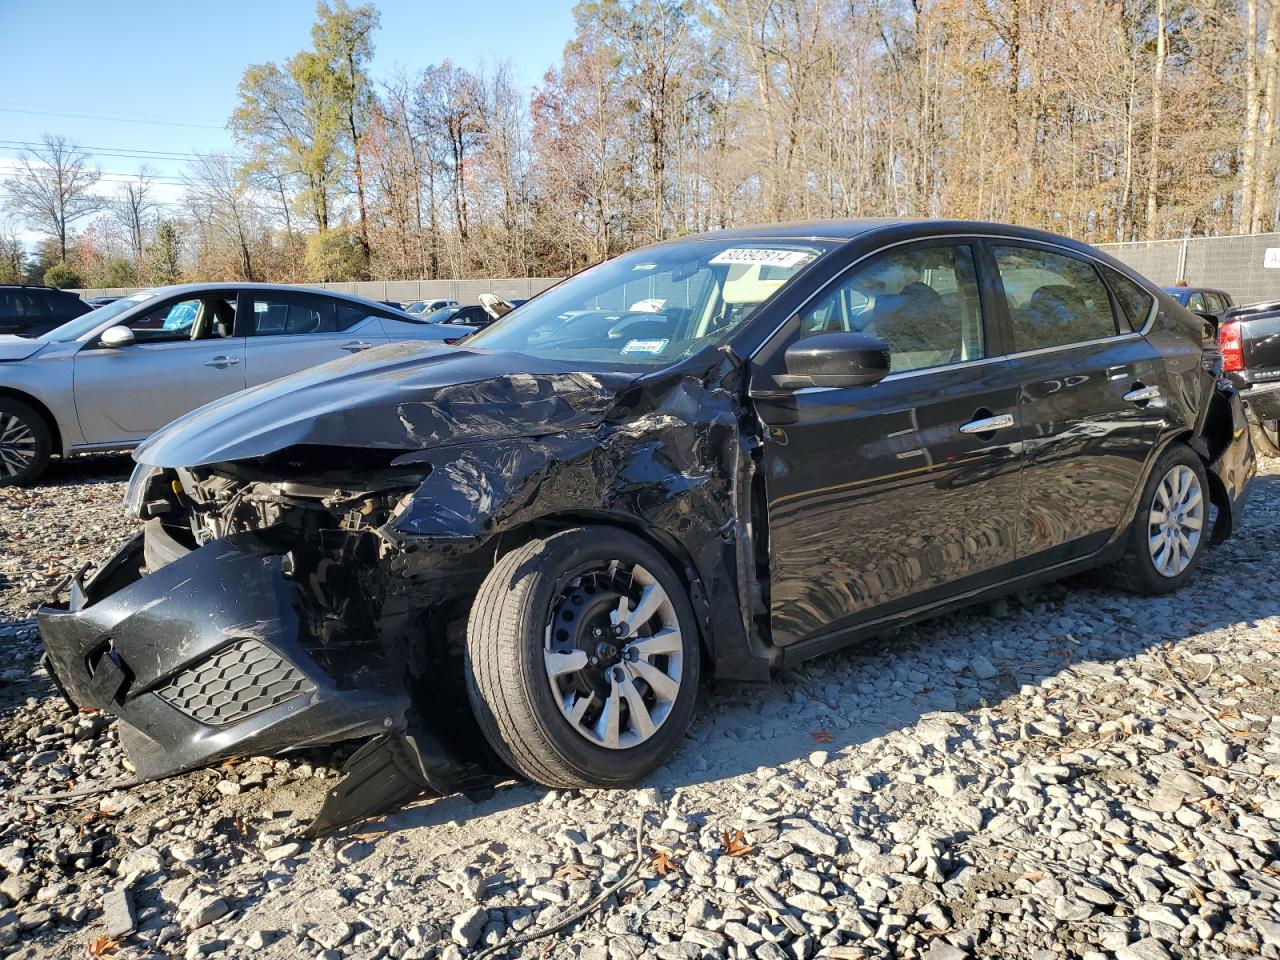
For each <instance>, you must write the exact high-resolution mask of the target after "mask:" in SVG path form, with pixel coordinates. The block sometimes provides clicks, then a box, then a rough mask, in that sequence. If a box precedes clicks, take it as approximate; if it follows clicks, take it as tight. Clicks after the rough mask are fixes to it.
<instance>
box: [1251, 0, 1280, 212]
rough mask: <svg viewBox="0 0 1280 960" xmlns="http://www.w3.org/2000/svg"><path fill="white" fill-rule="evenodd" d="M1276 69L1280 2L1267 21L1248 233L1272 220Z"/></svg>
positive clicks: (1279, 63)
mask: <svg viewBox="0 0 1280 960" xmlns="http://www.w3.org/2000/svg"><path fill="white" fill-rule="evenodd" d="M1277 72H1280V2H1273V3H1272V4H1271V17H1270V19H1269V20H1268V21H1267V40H1266V45H1265V46H1264V48H1263V52H1262V76H1263V77H1265V78H1266V83H1265V85H1264V88H1263V100H1262V110H1261V116H1260V119H1261V123H1262V129H1261V131H1260V132H1259V133H1258V139H1259V141H1260V142H1259V148H1260V155H1259V158H1258V161H1257V166H1256V167H1255V168H1254V180H1253V210H1252V211H1251V212H1250V216H1249V230H1248V232H1249V233H1258V232H1259V231H1261V230H1265V229H1267V226H1268V221H1269V220H1270V219H1271V207H1272V205H1273V204H1272V199H1271V198H1272V195H1273V192H1274V188H1275V180H1276V126H1277V122H1276V121H1277V117H1276V112H1277V109H1278V107H1280V104H1277V102H1276V81H1277Z"/></svg>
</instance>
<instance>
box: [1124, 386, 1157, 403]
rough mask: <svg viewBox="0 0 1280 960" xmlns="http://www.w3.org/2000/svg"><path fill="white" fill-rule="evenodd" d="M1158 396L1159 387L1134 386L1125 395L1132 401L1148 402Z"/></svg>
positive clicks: (1125, 397) (1126, 398)
mask: <svg viewBox="0 0 1280 960" xmlns="http://www.w3.org/2000/svg"><path fill="white" fill-rule="evenodd" d="M1158 396H1160V388H1159V387H1134V388H1133V389H1132V390H1130V391H1129V392H1128V393H1126V394H1125V395H1124V399H1125V400H1128V401H1129V402H1130V403H1146V402H1147V401H1148V400H1154V399H1155V398H1156V397H1158Z"/></svg>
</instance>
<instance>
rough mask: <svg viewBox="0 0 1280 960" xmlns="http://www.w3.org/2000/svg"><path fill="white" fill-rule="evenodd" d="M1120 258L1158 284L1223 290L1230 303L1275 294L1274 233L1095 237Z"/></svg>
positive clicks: (1277, 255)
mask: <svg viewBox="0 0 1280 960" xmlns="http://www.w3.org/2000/svg"><path fill="white" fill-rule="evenodd" d="M1098 247H1099V248H1100V249H1102V250H1105V251H1106V252H1107V253H1109V254H1111V256H1113V257H1115V258H1116V259H1117V260H1119V261H1120V262H1121V263H1124V264H1127V265H1128V266H1130V267H1132V268H1133V269H1134V270H1136V271H1138V273H1140V274H1142V275H1143V276H1144V277H1147V278H1148V279H1150V280H1153V281H1155V282H1156V283H1159V284H1161V285H1163V286H1167V287H1171V286H1173V285H1174V284H1176V283H1177V282H1178V280H1179V279H1185V280H1186V281H1187V283H1188V284H1189V285H1190V286H1193V287H1214V288H1216V289H1218V290H1225V291H1227V293H1229V294H1231V296H1232V297H1233V298H1234V299H1235V301H1236V303H1256V302H1258V301H1259V300H1280V233H1255V234H1251V235H1249V236H1243V237H1188V238H1187V239H1185V240H1140V241H1137V242H1134V243H1100V244H1098Z"/></svg>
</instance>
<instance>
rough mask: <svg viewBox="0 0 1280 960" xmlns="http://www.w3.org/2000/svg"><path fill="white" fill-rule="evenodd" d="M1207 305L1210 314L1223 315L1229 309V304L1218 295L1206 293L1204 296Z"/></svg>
mask: <svg viewBox="0 0 1280 960" xmlns="http://www.w3.org/2000/svg"><path fill="white" fill-rule="evenodd" d="M1204 302H1205V305H1206V306H1207V307H1208V308H1209V312H1210V313H1222V312H1223V311H1224V310H1226V309H1227V303H1226V301H1225V300H1223V299H1222V297H1220V296H1219V295H1218V294H1216V293H1206V294H1205V295H1204Z"/></svg>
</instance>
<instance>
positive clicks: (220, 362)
mask: <svg viewBox="0 0 1280 960" xmlns="http://www.w3.org/2000/svg"><path fill="white" fill-rule="evenodd" d="M239 362H240V358H239V357H214V358H213V359H212V360H206V361H205V362H204V365H205V366H206V367H230V366H234V365H235V364H237V363H239Z"/></svg>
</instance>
